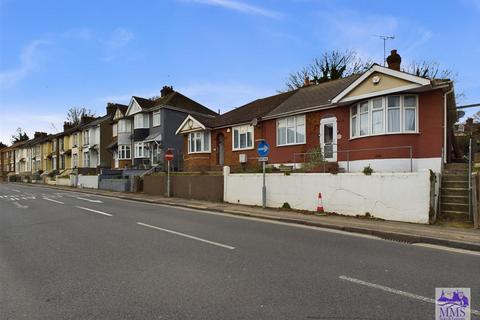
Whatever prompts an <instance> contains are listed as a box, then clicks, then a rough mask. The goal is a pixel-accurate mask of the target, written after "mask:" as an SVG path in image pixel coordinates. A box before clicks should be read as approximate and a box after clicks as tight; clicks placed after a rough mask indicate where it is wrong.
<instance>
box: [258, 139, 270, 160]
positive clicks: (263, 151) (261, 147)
mask: <svg viewBox="0 0 480 320" xmlns="http://www.w3.org/2000/svg"><path fill="white" fill-rule="evenodd" d="M257 153H258V155H259V156H260V157H266V156H268V154H269V153H270V145H269V144H268V143H267V141H265V140H263V141H260V143H259V144H258V147H257Z"/></svg>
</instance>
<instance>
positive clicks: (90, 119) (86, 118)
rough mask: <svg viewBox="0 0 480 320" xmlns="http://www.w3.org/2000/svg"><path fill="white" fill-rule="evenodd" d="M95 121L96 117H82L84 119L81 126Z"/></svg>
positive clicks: (81, 120)
mask: <svg viewBox="0 0 480 320" xmlns="http://www.w3.org/2000/svg"><path fill="white" fill-rule="evenodd" d="M93 120H95V117H87V116H82V118H81V119H80V124H87V123H89V122H92V121H93Z"/></svg>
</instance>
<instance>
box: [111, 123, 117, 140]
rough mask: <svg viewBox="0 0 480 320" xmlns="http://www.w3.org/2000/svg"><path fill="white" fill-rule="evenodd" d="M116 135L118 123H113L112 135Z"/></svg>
mask: <svg viewBox="0 0 480 320" xmlns="http://www.w3.org/2000/svg"><path fill="white" fill-rule="evenodd" d="M116 136H118V124H117V123H114V124H113V125H112V137H116Z"/></svg>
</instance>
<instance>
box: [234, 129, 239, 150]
mask: <svg viewBox="0 0 480 320" xmlns="http://www.w3.org/2000/svg"><path fill="white" fill-rule="evenodd" d="M233 147H234V148H235V149H238V147H239V144H238V130H237V129H234V130H233Z"/></svg>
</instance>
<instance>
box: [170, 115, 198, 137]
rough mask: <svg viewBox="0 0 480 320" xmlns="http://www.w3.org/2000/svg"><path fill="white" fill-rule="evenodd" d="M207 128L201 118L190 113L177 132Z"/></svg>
mask: <svg viewBox="0 0 480 320" xmlns="http://www.w3.org/2000/svg"><path fill="white" fill-rule="evenodd" d="M205 129H206V127H205V126H204V125H203V124H202V123H201V122H200V121H199V120H197V119H195V117H193V116H192V115H190V114H189V115H188V117H186V118H185V120H183V122H182V124H180V126H179V127H178V129H177V131H176V132H175V134H182V133H189V132H194V131H200V130H205Z"/></svg>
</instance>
